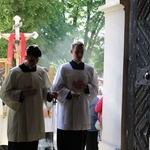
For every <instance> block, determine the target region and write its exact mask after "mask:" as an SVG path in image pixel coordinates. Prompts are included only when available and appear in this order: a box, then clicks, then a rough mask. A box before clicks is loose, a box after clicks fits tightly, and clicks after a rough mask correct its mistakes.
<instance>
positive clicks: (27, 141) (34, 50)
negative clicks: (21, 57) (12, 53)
mask: <svg viewBox="0 0 150 150" xmlns="http://www.w3.org/2000/svg"><path fill="white" fill-rule="evenodd" d="M41 55H42V53H41V50H40V49H39V47H38V46H36V45H31V46H29V47H28V48H27V50H26V60H25V62H24V63H23V64H21V65H19V66H17V67H14V68H12V69H11V70H10V72H9V74H8V76H7V77H6V79H5V80H4V83H3V85H2V87H1V92H0V97H1V98H2V100H3V101H4V102H5V104H6V105H7V106H8V107H9V108H10V109H9V115H8V130H7V132H8V133H7V134H8V150H37V146H38V140H39V139H42V138H44V137H45V130H44V119H43V101H44V100H45V102H46V100H47V101H49V102H50V101H52V99H53V98H56V97H57V95H55V94H53V93H50V81H49V78H48V76H47V74H46V72H45V71H44V69H43V68H42V67H40V66H37V63H38V60H39V57H41Z"/></svg>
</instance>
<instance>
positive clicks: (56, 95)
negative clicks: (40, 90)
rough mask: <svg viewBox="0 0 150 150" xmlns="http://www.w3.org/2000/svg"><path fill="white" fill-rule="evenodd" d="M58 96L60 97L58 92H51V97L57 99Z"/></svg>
mask: <svg viewBox="0 0 150 150" xmlns="http://www.w3.org/2000/svg"><path fill="white" fill-rule="evenodd" d="M57 97H58V93H57V92H52V93H49V98H55V99H57Z"/></svg>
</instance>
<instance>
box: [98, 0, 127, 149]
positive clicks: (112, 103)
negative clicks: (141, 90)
mask: <svg viewBox="0 0 150 150" xmlns="http://www.w3.org/2000/svg"><path fill="white" fill-rule="evenodd" d="M112 1H113V0H107V3H106V5H104V6H102V7H100V8H99V10H100V11H104V13H105V50H104V91H103V94H104V102H103V131H102V141H101V142H100V143H99V147H100V150H119V149H121V116H122V90H123V58H124V28H125V12H124V7H123V5H121V4H116V3H118V1H117V0H114V3H113V2H112Z"/></svg>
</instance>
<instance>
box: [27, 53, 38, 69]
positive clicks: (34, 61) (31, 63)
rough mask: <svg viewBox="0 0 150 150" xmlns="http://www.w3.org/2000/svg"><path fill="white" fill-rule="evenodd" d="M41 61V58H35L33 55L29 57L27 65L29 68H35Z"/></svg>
mask: <svg viewBox="0 0 150 150" xmlns="http://www.w3.org/2000/svg"><path fill="white" fill-rule="evenodd" d="M38 61H39V57H34V56H32V55H28V56H27V64H28V66H29V67H34V66H35V65H36V64H37V63H38Z"/></svg>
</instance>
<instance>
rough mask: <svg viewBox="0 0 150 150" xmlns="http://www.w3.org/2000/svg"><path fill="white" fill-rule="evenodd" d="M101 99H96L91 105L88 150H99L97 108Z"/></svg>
mask: <svg viewBox="0 0 150 150" xmlns="http://www.w3.org/2000/svg"><path fill="white" fill-rule="evenodd" d="M98 101H99V98H98V97H95V98H94V100H93V101H91V103H90V107H89V109H90V117H91V128H90V129H89V130H88V132H87V140H86V150H98V132H99V131H98V130H97V129H96V128H95V123H96V121H97V118H98V115H97V113H96V112H95V106H96V104H97V103H98Z"/></svg>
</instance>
